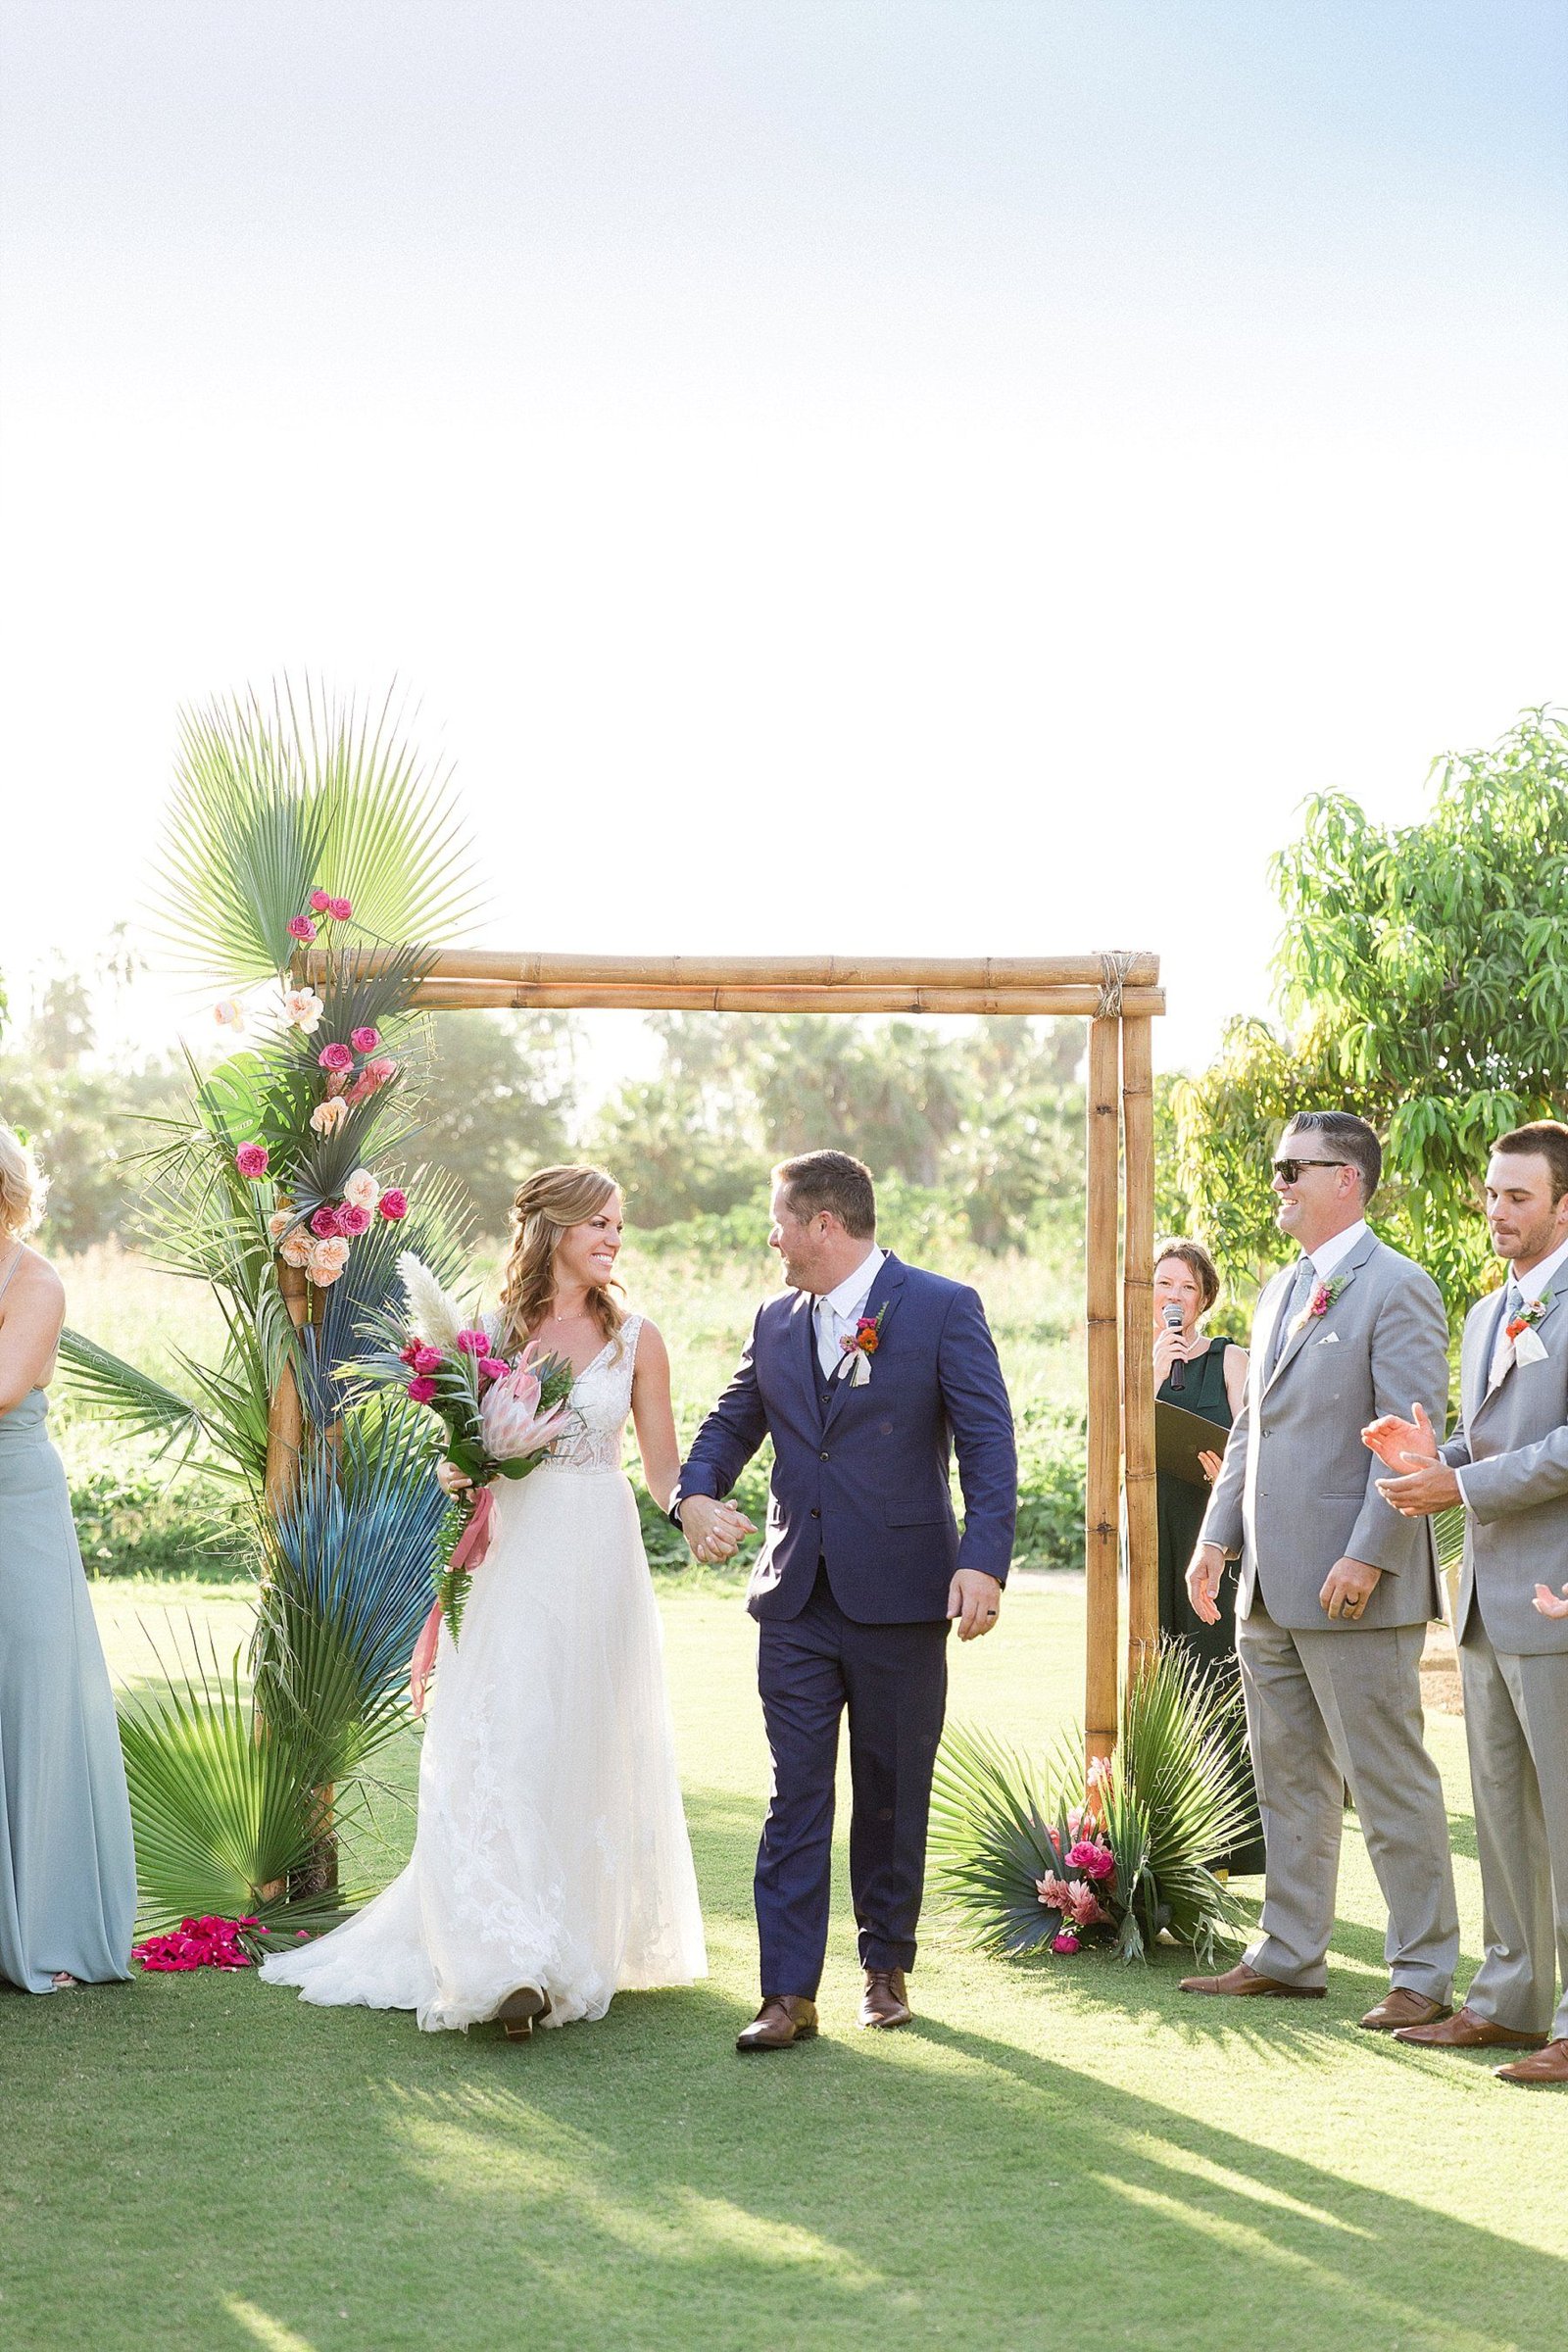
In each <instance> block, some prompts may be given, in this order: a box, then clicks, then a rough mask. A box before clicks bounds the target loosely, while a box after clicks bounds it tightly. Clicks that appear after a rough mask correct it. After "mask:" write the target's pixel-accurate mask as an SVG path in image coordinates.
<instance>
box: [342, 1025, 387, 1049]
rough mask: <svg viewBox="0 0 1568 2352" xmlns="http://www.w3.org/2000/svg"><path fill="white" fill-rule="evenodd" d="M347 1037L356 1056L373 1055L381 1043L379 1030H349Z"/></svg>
mask: <svg viewBox="0 0 1568 2352" xmlns="http://www.w3.org/2000/svg"><path fill="white" fill-rule="evenodd" d="M349 1036H350V1038H351V1040H352V1041H353V1045H354V1051H355V1053H356V1054H373V1053H374V1052H375V1049H376V1047H377V1046H378V1045H379V1044H380V1043H381V1032H380V1030H379V1029H351V1030H350V1031H349Z"/></svg>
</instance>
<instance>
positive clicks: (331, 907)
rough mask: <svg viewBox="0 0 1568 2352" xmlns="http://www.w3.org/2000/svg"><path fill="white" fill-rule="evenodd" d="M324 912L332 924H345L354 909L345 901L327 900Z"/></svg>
mask: <svg viewBox="0 0 1568 2352" xmlns="http://www.w3.org/2000/svg"><path fill="white" fill-rule="evenodd" d="M326 911H327V913H328V914H329V915H330V916H331V917H332V920H333V922H334V923H346V922H347V921H348V919H349V916H350V915H351V914H352V913H353V912H354V908H353V907H352V906H351V905H350V903H349V901H348V900H347V899H328V900H327V902H326Z"/></svg>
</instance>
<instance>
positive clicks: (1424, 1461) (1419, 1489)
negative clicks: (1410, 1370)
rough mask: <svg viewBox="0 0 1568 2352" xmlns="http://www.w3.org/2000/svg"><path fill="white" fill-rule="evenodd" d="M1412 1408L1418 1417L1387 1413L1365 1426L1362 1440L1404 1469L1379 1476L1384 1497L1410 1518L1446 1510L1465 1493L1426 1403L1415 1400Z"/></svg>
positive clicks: (1396, 1467)
mask: <svg viewBox="0 0 1568 2352" xmlns="http://www.w3.org/2000/svg"><path fill="white" fill-rule="evenodd" d="M1410 1410H1411V1412H1412V1414H1413V1415H1414V1418H1413V1419H1412V1420H1409V1421H1401V1420H1400V1419H1399V1417H1398V1415H1397V1413H1385V1414H1384V1416H1383V1418H1382V1419H1381V1421H1374V1422H1372V1423H1371V1424H1370V1425H1369V1426H1368V1427H1367V1428H1366V1429H1363V1430H1362V1432H1361V1443H1362V1445H1363V1446H1369V1447H1370V1448H1371V1450H1372V1452H1374V1453H1375V1454H1376V1455H1377V1457H1378V1460H1379V1461H1380V1462H1382V1463H1384V1464H1385V1465H1386V1467H1387V1468H1389V1469H1390V1470H1397V1471H1398V1472H1400V1473H1401V1475H1400V1476H1399V1477H1397V1478H1380V1479H1379V1480H1378V1493H1379V1494H1380V1495H1382V1497H1383V1499H1384V1501H1385V1502H1389V1503H1392V1504H1393V1505H1394V1508H1395V1509H1396V1510H1397V1511H1400V1512H1402V1513H1403V1515H1404V1517H1405V1518H1406V1519H1424V1518H1425V1517H1426V1515H1427V1513H1428V1512H1429V1511H1446V1509H1447V1508H1448V1506H1449V1505H1450V1503H1455V1502H1462V1501H1463V1500H1464V1496H1463V1495H1462V1494H1461V1492H1460V1489H1459V1481H1458V1480H1457V1478H1456V1477H1455V1476H1454V1474H1453V1472H1452V1471H1451V1470H1450V1469H1449V1468H1448V1465H1447V1463H1446V1462H1445V1461H1444V1460H1443V1459H1442V1458H1441V1457H1440V1455H1439V1453H1438V1433H1437V1431H1436V1430H1435V1429H1434V1428H1433V1426H1432V1423H1431V1421H1430V1420H1429V1419H1428V1417H1427V1411H1426V1407H1425V1406H1424V1405H1422V1404H1413V1405H1412V1406H1411V1407H1410Z"/></svg>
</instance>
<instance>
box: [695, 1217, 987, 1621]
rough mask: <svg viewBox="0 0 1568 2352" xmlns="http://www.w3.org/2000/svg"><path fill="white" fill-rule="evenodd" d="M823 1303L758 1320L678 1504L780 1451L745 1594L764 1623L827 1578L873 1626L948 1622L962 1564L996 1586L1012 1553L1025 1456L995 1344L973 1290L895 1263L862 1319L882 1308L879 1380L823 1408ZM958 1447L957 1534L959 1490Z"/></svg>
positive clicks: (719, 1487) (842, 1600)
mask: <svg viewBox="0 0 1568 2352" xmlns="http://www.w3.org/2000/svg"><path fill="white" fill-rule="evenodd" d="M814 1304H815V1301H814V1299H812V1298H811V1296H810V1294H809V1292H807V1291H788V1292H786V1293H785V1294H784V1296H783V1297H782V1298H779V1299H769V1300H768V1302H767V1304H766V1305H765V1306H763V1307H762V1308H761V1309H760V1311H759V1313H758V1317H757V1321H756V1322H755V1323H754V1324H753V1326H752V1336H751V1340H750V1342H749V1344H748V1346H747V1349H746V1353H745V1354H744V1355H743V1356H742V1358H741V1361H740V1365H739V1368H738V1369H737V1371H736V1373H735V1377H734V1378H733V1380H732V1381H731V1382H730V1384H729V1386H728V1388H727V1389H726V1390H725V1391H724V1394H723V1396H722V1397H720V1398H719V1400H718V1402H717V1404H715V1405H714V1407H713V1409H712V1411H711V1413H710V1414H709V1416H708V1418H707V1420H706V1421H705V1422H704V1423H703V1426H702V1428H701V1429H700V1430H699V1431H698V1433H697V1437H696V1440H695V1442H694V1443H693V1446H692V1449H691V1453H690V1456H689V1457H688V1459H687V1461H686V1463H685V1464H684V1466H683V1468H682V1470H681V1474H680V1484H679V1486H678V1487H677V1489H676V1503H677V1506H678V1504H679V1502H680V1501H681V1500H682V1499H684V1498H685V1497H686V1496H688V1495H727V1494H728V1493H729V1491H730V1489H731V1488H732V1487H733V1486H734V1484H735V1481H736V1479H737V1478H738V1477H739V1476H740V1473H741V1471H742V1470H743V1469H744V1468H745V1466H746V1464H747V1463H748V1462H749V1461H750V1460H751V1457H752V1455H753V1454H754V1453H755V1452H756V1451H757V1449H758V1447H759V1446H760V1445H761V1443H762V1440H763V1438H764V1437H771V1439H772V1441H773V1481H772V1493H771V1496H770V1500H769V1504H768V1513H767V1535H766V1539H765V1541H764V1543H763V1544H762V1548H761V1551H760V1554H759V1556H758V1561H757V1565H756V1567H755V1568H754V1569H753V1571H752V1581H751V1585H750V1588H749V1590H748V1593H747V1596H746V1604H747V1607H748V1608H749V1609H750V1610H751V1612H752V1615H753V1616H754V1617H763V1618H766V1617H795V1616H798V1615H799V1613H800V1611H801V1610H802V1609H803V1608H804V1607H805V1606H806V1603H807V1600H808V1598H809V1594H810V1591H811V1587H812V1585H813V1584H814V1583H815V1581H816V1566H817V1561H818V1560H819V1559H820V1560H823V1561H825V1563H826V1566H827V1575H828V1582H829V1584H830V1586H831V1587H832V1590H833V1596H834V1598H835V1600H837V1602H838V1604H839V1606H840V1608H841V1609H842V1610H843V1611H844V1614H845V1615H846V1616H847V1617H853V1618H855V1619H857V1620H858V1622H859V1623H860V1624H862V1625H907V1624H912V1623H914V1622H917V1621H919V1620H922V1619H929V1618H935V1617H946V1615H947V1613H948V1589H949V1586H950V1585H951V1583H952V1581H953V1572H954V1570H955V1569H956V1568H980V1569H983V1570H984V1571H985V1573H986V1574H987V1575H988V1576H994V1577H996V1579H997V1580H998V1582H999V1583H1005V1580H1006V1574H1007V1567H1008V1563H1009V1562H1010V1560H1011V1557H1012V1534H1013V1525H1014V1521H1015V1519H1016V1516H1017V1504H1018V1458H1017V1450H1016V1447H1015V1446H1014V1443H1013V1433H1012V1408H1011V1406H1010V1405H1009V1403H1008V1401H1007V1391H1006V1386H1005V1383H1004V1381H1003V1377H1002V1366H1001V1364H1000V1363H999V1362H998V1361H997V1349H996V1343H995V1341H994V1340H993V1339H992V1337H991V1331H990V1327H989V1326H988V1324H987V1322H986V1317H985V1309H984V1307H983V1306H982V1305H981V1303H980V1299H979V1296H978V1294H977V1293H976V1292H974V1291H972V1290H970V1289H968V1288H967V1287H966V1285H964V1284H963V1283H960V1282H949V1281H947V1280H945V1279H944V1277H943V1276H942V1275H940V1274H926V1273H922V1272H921V1270H920V1269H919V1268H918V1267H917V1266H906V1265H903V1264H901V1263H900V1261H899V1259H898V1258H896V1257H893V1256H891V1255H890V1256H889V1257H888V1258H887V1259H886V1260H885V1262H884V1263H883V1265H882V1266H881V1267H880V1268H879V1270H878V1273H877V1278H876V1281H875V1282H874V1283H873V1284H872V1286H871V1292H870V1296H869V1298H868V1299H867V1300H866V1303H865V1306H864V1309H863V1310H862V1311H863V1312H864V1313H865V1314H867V1315H875V1314H877V1313H878V1312H879V1311H881V1310H882V1309H884V1308H885V1309H886V1312H885V1313H884V1314H883V1319H882V1326H881V1331H880V1335H879V1343H878V1347H877V1351H876V1354H875V1356H874V1357H873V1358H872V1361H871V1377H870V1380H869V1381H868V1382H867V1383H866V1384H865V1386H864V1387H863V1388H853V1387H852V1386H851V1385H850V1382H849V1380H848V1378H847V1377H846V1378H844V1379H840V1380H836V1381H835V1382H834V1384H833V1388H832V1393H831V1396H830V1398H829V1401H828V1405H827V1409H826V1412H825V1413H824V1411H823V1409H822V1401H821V1391H822V1377H821V1370H820V1367H819V1365H818V1363H817V1360H816V1335H815V1330H814V1328H813V1321H812V1313H811V1310H812V1307H813V1305H814ZM952 1446H956V1450H957V1456H958V1477H959V1481H960V1483H961V1485H962V1488H963V1503H964V1524H963V1534H962V1536H961V1537H960V1536H959V1534H958V1528H957V1522H956V1519H955V1517H954V1512H953V1499H952V1495H951V1494H950V1492H949V1487H948V1460H949V1453H950V1449H951V1447H952Z"/></svg>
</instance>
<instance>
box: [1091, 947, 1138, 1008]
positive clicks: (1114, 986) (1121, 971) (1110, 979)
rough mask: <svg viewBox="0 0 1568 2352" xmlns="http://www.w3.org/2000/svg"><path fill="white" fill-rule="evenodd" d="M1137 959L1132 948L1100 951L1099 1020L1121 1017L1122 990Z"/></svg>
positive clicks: (1103, 949)
mask: <svg viewBox="0 0 1568 2352" xmlns="http://www.w3.org/2000/svg"><path fill="white" fill-rule="evenodd" d="M1136 960H1137V955H1136V951H1135V950H1134V949H1131V948H1108V949H1107V948H1102V949H1101V951H1100V1004H1099V1007H1098V1008H1097V1010H1096V1013H1095V1018H1096V1020H1097V1021H1119V1020H1120V1019H1121V992H1122V988H1123V986H1124V984H1125V982H1126V979H1127V975H1128V973H1129V972H1130V971H1131V970H1132V968H1133V965H1134V963H1135V962H1136Z"/></svg>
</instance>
